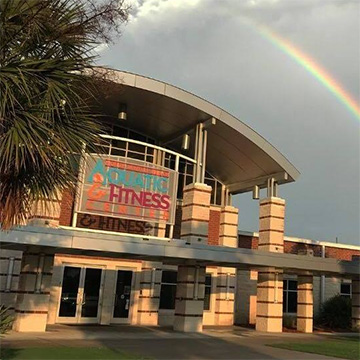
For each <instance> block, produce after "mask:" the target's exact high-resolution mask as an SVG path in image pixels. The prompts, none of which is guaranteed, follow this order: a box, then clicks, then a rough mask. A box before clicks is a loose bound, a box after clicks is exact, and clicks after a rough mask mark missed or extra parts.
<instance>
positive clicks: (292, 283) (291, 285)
mask: <svg viewBox="0 0 360 360" xmlns="http://www.w3.org/2000/svg"><path fill="white" fill-rule="evenodd" d="M288 281H289V285H288V286H289V290H297V281H296V280H288Z"/></svg>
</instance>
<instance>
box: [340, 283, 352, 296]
mask: <svg viewBox="0 0 360 360" xmlns="http://www.w3.org/2000/svg"><path fill="white" fill-rule="evenodd" d="M340 294H341V295H348V296H350V294H351V286H350V284H347V283H343V284H341V287H340Z"/></svg>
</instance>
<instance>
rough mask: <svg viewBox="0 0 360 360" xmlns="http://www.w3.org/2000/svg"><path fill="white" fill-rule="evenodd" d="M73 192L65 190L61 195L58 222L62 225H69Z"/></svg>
mask: <svg viewBox="0 0 360 360" xmlns="http://www.w3.org/2000/svg"><path fill="white" fill-rule="evenodd" d="M74 198H75V196H74V192H73V191H71V190H65V191H64V192H63V195H62V201H61V207H60V218H59V224H60V225H63V226H71V222H72V216H73V207H74Z"/></svg>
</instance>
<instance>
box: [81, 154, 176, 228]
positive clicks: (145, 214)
mask: <svg viewBox="0 0 360 360" xmlns="http://www.w3.org/2000/svg"><path fill="white" fill-rule="evenodd" d="M81 168H82V181H81V185H80V189H79V190H80V191H79V196H80V197H79V201H78V202H77V212H78V213H86V214H93V215H102V216H112V217H117V218H124V219H134V220H141V221H146V222H156V223H158V222H164V223H167V224H174V222H175V207H176V192H177V181H178V173H177V172H176V171H174V170H171V169H167V168H165V167H163V166H159V165H155V164H152V163H147V162H144V161H141V160H136V159H131V158H124V157H120V156H112V155H89V154H85V155H84V157H83V159H82V166H81Z"/></svg>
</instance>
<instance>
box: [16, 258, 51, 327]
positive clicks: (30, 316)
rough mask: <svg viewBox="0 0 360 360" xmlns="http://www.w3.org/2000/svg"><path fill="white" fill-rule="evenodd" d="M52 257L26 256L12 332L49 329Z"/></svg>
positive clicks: (22, 268) (23, 261) (23, 259)
mask: <svg viewBox="0 0 360 360" xmlns="http://www.w3.org/2000/svg"><path fill="white" fill-rule="evenodd" d="M53 262H54V256H53V255H47V254H40V253H36V252H31V253H30V252H28V253H24V254H23V258H22V267H21V272H20V278H19V288H18V296H17V299H16V305H15V321H14V325H13V329H14V330H15V331H19V332H29V331H38V332H42V331H45V329H46V324H47V316H48V310H49V300H50V286H51V276H52V267H53Z"/></svg>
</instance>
